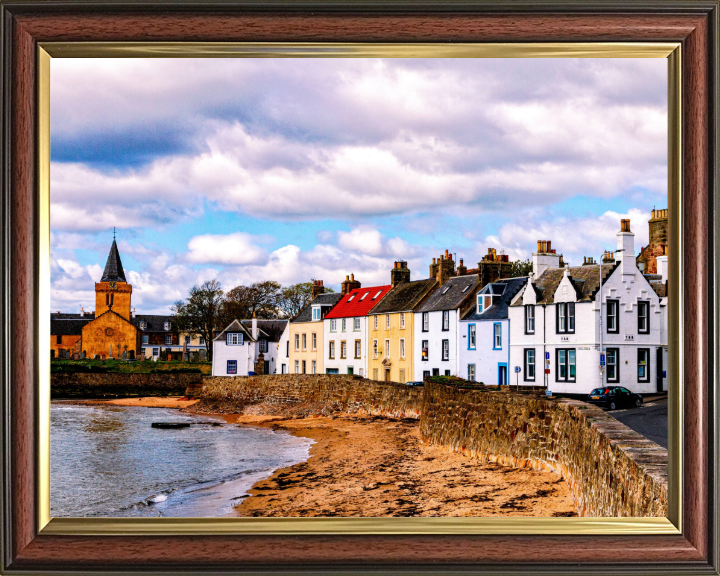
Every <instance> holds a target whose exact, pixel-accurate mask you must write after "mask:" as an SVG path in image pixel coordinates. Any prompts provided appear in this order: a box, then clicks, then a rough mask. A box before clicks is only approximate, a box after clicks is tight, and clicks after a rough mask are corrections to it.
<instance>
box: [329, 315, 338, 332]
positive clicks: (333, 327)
mask: <svg viewBox="0 0 720 576" xmlns="http://www.w3.org/2000/svg"><path fill="white" fill-rule="evenodd" d="M330 332H337V319H335V318H333V319H332V320H330Z"/></svg>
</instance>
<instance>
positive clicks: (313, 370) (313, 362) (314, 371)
mask: <svg viewBox="0 0 720 576" xmlns="http://www.w3.org/2000/svg"><path fill="white" fill-rule="evenodd" d="M312 373H313V374H317V361H316V360H313V361H312Z"/></svg>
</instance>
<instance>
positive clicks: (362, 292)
mask: <svg viewBox="0 0 720 576" xmlns="http://www.w3.org/2000/svg"><path fill="white" fill-rule="evenodd" d="M391 288H392V286H390V285H387V286H373V287H372V288H361V287H360V282H358V281H356V280H355V277H354V276H353V275H350V276H348V277H346V279H345V282H343V283H342V295H343V296H342V298H341V299H340V301H339V302H338V303H337V304H336V305H335V307H334V308H333V309H332V310H331V311H330V312H328V313H327V314H326V315H325V318H324V320H323V332H324V337H323V342H324V345H325V350H324V351H323V353H324V354H325V359H324V363H325V373H326V374H357V375H359V376H366V375H367V362H368V359H367V333H368V312H369V311H370V309H372V308H373V307H374V306H375V305H377V303H378V302H380V300H382V299H383V298H384V297H385V295H386V294H387V293H388V292H389V291H390V289H391Z"/></svg>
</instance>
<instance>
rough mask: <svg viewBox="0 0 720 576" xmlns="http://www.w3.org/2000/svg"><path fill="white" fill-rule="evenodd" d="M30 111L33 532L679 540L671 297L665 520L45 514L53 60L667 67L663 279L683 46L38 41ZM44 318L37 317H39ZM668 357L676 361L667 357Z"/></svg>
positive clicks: (677, 185) (675, 307)
mask: <svg viewBox="0 0 720 576" xmlns="http://www.w3.org/2000/svg"><path fill="white" fill-rule="evenodd" d="M37 54H38V55H37V71H38V83H37V90H38V92H37V104H38V124H37V134H38V154H37V175H38V201H39V214H40V218H39V230H38V246H39V258H38V267H39V268H38V271H37V272H38V278H39V280H40V282H39V284H40V287H39V290H38V300H39V301H38V312H39V318H38V332H37V338H38V340H37V343H38V350H39V358H38V359H37V366H38V369H39V374H40V377H39V381H38V392H39V393H38V400H37V405H36V409H37V414H38V422H39V426H38V454H37V462H38V481H37V498H38V529H39V531H40V532H41V533H42V534H43V535H45V534H47V535H86V536H110V535H117V536H120V535H122V536H128V535H151V534H152V535H191V534H192V535H212V534H218V535H219V534H223V535H228V534H256V535H261V534H263V535H273V534H277V535H280V534H282V535H291V534H297V535H302V534H306V535H311V534H318V535H322V534H333V535H341V534H387V535H392V534H438V535H440V534H501V535H507V534H537V535H540V534H547V535H549V534H582V535H594V534H596V535H641V534H679V533H681V532H680V530H681V525H680V520H681V518H682V514H681V511H682V506H681V503H682V498H681V497H680V495H681V490H682V473H681V462H682V458H681V457H682V454H681V447H682V441H681V440H682V393H681V391H682V389H683V383H682V381H681V380H680V374H682V371H681V369H680V368H681V366H682V357H681V347H680V342H681V341H682V340H681V332H682V325H683V324H682V320H683V317H682V309H681V308H680V307H679V303H680V302H681V298H680V297H681V295H680V294H679V293H678V291H677V290H674V291H673V293H674V294H673V293H671V298H670V303H669V305H670V306H671V308H670V311H671V312H672V313H671V314H669V316H668V317H669V334H668V335H669V338H668V346H669V354H668V374H669V376H670V382H675V383H676V386H674V387H669V390H668V408H669V409H668V448H669V450H668V500H669V511H668V518H549V517H548V518H545V517H542V518H536V517H525V518H523V517H520V518H492V517H487V518H131V519H127V518H109V517H108V518H52V517H51V515H50V424H49V421H50V361H49V344H48V340H47V338H46V337H43V336H46V335H47V333H49V312H50V61H51V59H52V58H222V57H226V58H370V57H384V58H667V59H668V208H669V209H670V210H671V212H673V213H674V216H673V217H672V218H670V223H669V226H670V230H669V236H670V238H669V243H670V245H671V247H672V249H671V250H670V266H669V268H670V280H671V282H672V284H673V286H678V287H680V289H681V284H680V283H679V282H678V280H679V278H680V277H681V273H682V269H681V268H682V259H681V258H680V253H681V252H680V246H681V244H682V238H681V234H680V231H681V230H682V228H681V223H682V218H683V213H682V203H681V190H682V153H681V149H682V147H681V134H682V132H681V118H682V115H681V67H680V64H681V45H680V43H674V42H646V43H643V42H579V43H569V42H568V43H526V44H513V43H487V44H470V43H460V44H432V43H430V44H410V43H404V44H377V43H347V44H345V43H297V42H293V43H225V42H202V43H191V42H160V43H139V42H41V43H39V44H38V51H37ZM43 314H45V315H44V316H43ZM672 352H674V354H673V353H672Z"/></svg>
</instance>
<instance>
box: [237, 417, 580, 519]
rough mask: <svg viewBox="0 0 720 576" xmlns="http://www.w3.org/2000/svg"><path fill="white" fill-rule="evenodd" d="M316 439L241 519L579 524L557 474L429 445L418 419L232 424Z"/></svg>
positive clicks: (248, 502)
mask: <svg viewBox="0 0 720 576" xmlns="http://www.w3.org/2000/svg"><path fill="white" fill-rule="evenodd" d="M227 420H228V421H231V422H237V423H240V424H251V425H255V426H269V427H271V428H274V429H281V430H287V431H289V432H291V433H293V434H297V435H300V436H305V437H308V438H312V439H313V440H315V442H316V443H315V444H314V445H313V446H312V447H311V448H310V459H309V460H308V461H307V462H305V463H302V464H297V465H295V466H291V467H289V468H285V469H282V470H278V471H277V472H276V473H275V474H273V476H272V477H270V478H268V479H267V480H263V481H260V482H258V483H257V484H255V485H254V486H253V488H252V490H250V494H251V496H252V497H251V498H247V499H245V500H244V501H243V502H242V503H241V504H240V505H239V506H238V507H237V511H238V513H239V514H240V515H241V516H305V517H308V516H343V517H348V516H577V513H576V510H575V506H574V504H573V499H572V496H571V494H570V490H569V488H568V486H567V484H566V483H565V482H564V480H563V479H562V478H561V477H560V475H558V474H552V473H548V472H537V471H533V470H528V469H516V468H509V467H504V466H499V465H494V464H484V465H481V464H478V462H477V461H476V460H474V459H470V458H467V457H465V456H462V455H461V454H458V453H451V452H449V451H447V450H445V449H442V448H439V447H437V446H427V445H425V444H424V443H422V442H421V440H420V436H419V425H418V422H417V421H416V420H390V419H386V418H376V417H372V416H365V417H363V416H357V415H343V416H340V417H318V418H298V419H283V418H280V417H277V416H274V417H273V416H270V417H264V416H250V415H248V416H245V415H241V416H227Z"/></svg>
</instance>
